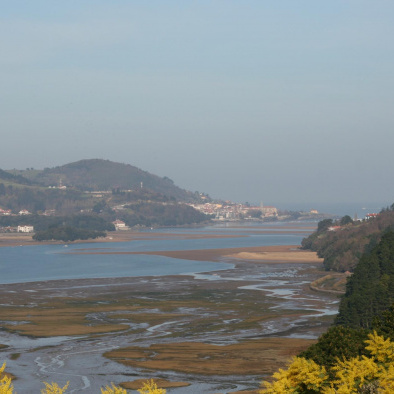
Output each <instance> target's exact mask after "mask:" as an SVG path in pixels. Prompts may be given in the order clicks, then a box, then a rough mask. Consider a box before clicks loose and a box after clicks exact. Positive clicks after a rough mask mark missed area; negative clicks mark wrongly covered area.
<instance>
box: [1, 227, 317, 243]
mask: <svg viewBox="0 0 394 394" xmlns="http://www.w3.org/2000/svg"><path fill="white" fill-rule="evenodd" d="M230 228H231V229H234V230H236V229H242V230H243V234H225V233H224V232H220V230H219V231H218V233H216V234H213V233H212V232H204V231H203V230H202V231H201V233H185V232H182V230H181V229H179V233H175V232H174V233H164V232H156V231H155V230H152V231H134V230H127V231H113V232H108V233H107V236H106V237H101V238H96V239H88V240H79V241H74V242H63V241H35V240H33V238H32V234H24V233H0V247H13V246H29V245H63V244H65V243H67V244H95V243H108V242H130V241H137V240H149V239H208V238H239V237H247V236H248V235H251V234H278V228H277V227H269V226H267V227H259V228H256V227H253V226H250V227H242V226H231V227H230ZM315 228H316V227H315V226H296V225H295V226H282V227H280V234H286V235H303V234H304V232H305V236H306V235H308V234H309V233H310V232H311V231H313V230H314V229H315ZM245 230H246V231H245Z"/></svg>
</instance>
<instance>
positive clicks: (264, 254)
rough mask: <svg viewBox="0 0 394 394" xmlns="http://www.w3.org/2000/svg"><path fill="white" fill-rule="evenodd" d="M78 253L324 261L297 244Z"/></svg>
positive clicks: (215, 259)
mask: <svg viewBox="0 0 394 394" xmlns="http://www.w3.org/2000/svg"><path fill="white" fill-rule="evenodd" d="M75 253H78V254H108V255H114V254H145V255H156V256H167V257H172V258H176V259H184V260H197V261H219V260H223V258H225V259H235V260H248V261H253V262H264V263H267V262H272V263H322V262H323V259H320V258H319V257H317V255H316V253H315V252H310V251H305V250H301V249H299V247H298V246H297V245H280V246H257V247H256V246H252V247H245V248H223V249H194V250H170V251H168V250H159V251H153V252H152V251H139V252H113V251H102V250H98V249H94V248H92V249H85V250H78V251H76V252H75Z"/></svg>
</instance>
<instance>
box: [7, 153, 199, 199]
mask: <svg viewBox="0 0 394 394" xmlns="http://www.w3.org/2000/svg"><path fill="white" fill-rule="evenodd" d="M12 173H14V174H18V175H23V176H24V177H26V178H28V179H29V180H30V181H33V182H36V183H38V184H40V185H42V186H58V185H59V183H60V182H61V184H62V185H64V186H67V187H74V188H77V189H79V190H85V191H98V190H100V191H102V190H112V189H122V190H131V189H132V190H136V189H140V188H141V187H142V188H146V189H148V190H151V191H153V192H157V193H160V194H163V195H166V196H167V197H173V198H175V199H177V200H182V201H188V200H193V199H195V197H196V195H195V193H191V192H188V191H186V190H184V189H181V188H180V187H178V186H176V185H174V182H173V181H172V180H171V179H169V178H168V177H163V178H161V177H159V176H157V175H153V174H150V173H149V172H147V171H143V170H141V169H139V168H137V167H134V166H132V165H130V164H122V163H115V162H112V161H109V160H101V159H90V160H80V161H77V162H74V163H69V164H66V165H63V166H58V167H54V168H45V169H44V170H33V169H27V170H23V171H12Z"/></svg>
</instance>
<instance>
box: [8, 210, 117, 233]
mask: <svg viewBox="0 0 394 394" xmlns="http://www.w3.org/2000/svg"><path fill="white" fill-rule="evenodd" d="M25 224H29V225H31V226H34V229H35V230H36V231H46V230H48V229H49V228H54V227H60V226H65V227H74V228H79V229H84V230H95V231H114V230H115V227H114V225H113V224H112V223H111V222H109V221H107V220H105V219H103V218H101V217H99V216H97V215H93V214H89V215H87V214H79V215H70V216H43V215H28V216H0V227H8V226H10V227H16V226H19V225H25Z"/></svg>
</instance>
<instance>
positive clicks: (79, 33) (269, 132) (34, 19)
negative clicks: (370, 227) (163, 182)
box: [0, 0, 394, 214]
mask: <svg viewBox="0 0 394 394" xmlns="http://www.w3.org/2000/svg"><path fill="white" fill-rule="evenodd" d="M393 15H394V2H393V1H382V0H378V1H363V0H357V1H355V0H352V1H350V0H349V1H346V0H332V1H315V0H313V1H312V0H305V1H303V0H300V1H294V0H283V1H265V0H255V1H252V0H242V1H232V0H225V1H224V0H221V1H220V0H219V1H214V2H212V1H205V0H201V1H187V0H182V1H181V0H178V1H171V0H170V1H157V0H150V1H124V0H115V1H102V0H94V1H93V0H85V1H73V0H72V1H63V2H54V1H48V0H46V1H44V0H42V1H40V0H37V1H30V0H29V1H27V0H25V1H23V0H21V1H13V2H2V11H1V17H0V18H1V22H0V23H1V31H2V34H1V38H0V48H1V58H0V86H1V91H2V95H1V97H2V100H1V118H0V119H1V130H2V133H1V144H0V146H1V149H0V168H2V169H10V168H20V169H24V168H26V167H34V168H44V167H52V166H57V165H62V164H66V163H69V162H72V161H77V160H80V159H84V158H103V159H109V160H113V161H119V162H124V163H129V164H132V165H135V166H137V167H140V168H142V169H144V170H147V171H149V172H152V173H155V174H157V175H160V176H168V177H170V178H171V179H173V180H174V182H175V183H176V184H177V185H179V186H181V187H184V188H186V189H189V190H192V191H195V190H199V191H203V192H207V193H209V194H210V195H211V196H213V197H219V198H228V199H232V200H235V201H251V202H252V201H253V202H259V201H261V200H262V201H264V203H267V204H277V205H281V204H282V205H283V204H286V203H292V204H293V205H294V204H303V203H305V202H319V203H322V204H323V203H327V202H335V203H344V202H357V203H363V202H364V201H373V202H379V203H380V202H381V203H390V204H391V203H393V202H394V182H392V172H393V164H394V155H393V149H394V128H393V125H394V121H393V116H394V113H393V95H394V93H393V92H394V78H393V73H394V40H393V37H394V21H393ZM349 213H350V214H352V212H349Z"/></svg>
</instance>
